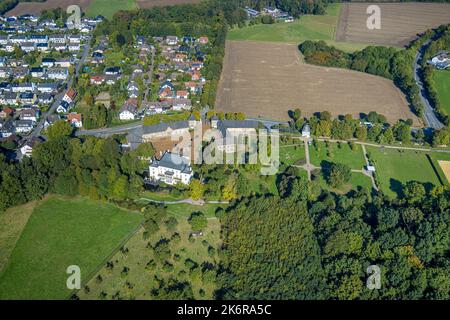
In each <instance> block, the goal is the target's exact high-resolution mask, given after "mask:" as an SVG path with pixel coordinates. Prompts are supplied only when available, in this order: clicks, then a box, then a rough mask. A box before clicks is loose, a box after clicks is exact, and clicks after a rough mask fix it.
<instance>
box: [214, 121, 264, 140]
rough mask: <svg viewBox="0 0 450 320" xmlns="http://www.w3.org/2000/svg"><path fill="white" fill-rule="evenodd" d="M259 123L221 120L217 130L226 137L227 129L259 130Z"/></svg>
mask: <svg viewBox="0 0 450 320" xmlns="http://www.w3.org/2000/svg"><path fill="white" fill-rule="evenodd" d="M258 127H259V121H255V120H220V121H218V122H217V129H219V130H220V132H222V136H223V137H225V136H226V132H227V129H230V128H242V129H250V128H253V129H258Z"/></svg>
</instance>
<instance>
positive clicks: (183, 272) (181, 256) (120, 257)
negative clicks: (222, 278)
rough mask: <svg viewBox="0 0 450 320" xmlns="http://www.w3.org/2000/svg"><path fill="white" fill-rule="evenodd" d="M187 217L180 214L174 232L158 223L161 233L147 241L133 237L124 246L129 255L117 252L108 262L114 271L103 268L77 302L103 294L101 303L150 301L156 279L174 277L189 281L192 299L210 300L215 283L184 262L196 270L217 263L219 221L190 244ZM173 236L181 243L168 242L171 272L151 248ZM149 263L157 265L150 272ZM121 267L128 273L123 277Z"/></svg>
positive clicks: (187, 212)
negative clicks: (187, 263) (194, 266)
mask: <svg viewBox="0 0 450 320" xmlns="http://www.w3.org/2000/svg"><path fill="white" fill-rule="evenodd" d="M169 208H172V206H169ZM189 214H190V210H187V211H186V212H184V213H181V214H179V217H178V218H177V220H178V225H177V226H176V228H175V230H173V231H169V230H167V229H166V227H165V226H164V224H163V223H161V224H160V230H158V231H157V232H155V233H154V234H152V235H151V236H150V238H149V239H147V240H144V238H143V234H142V231H143V230H141V232H139V233H137V234H136V235H134V236H133V237H132V238H131V239H130V240H129V241H128V242H127V243H126V244H125V246H124V247H125V248H126V249H128V252H126V253H124V252H122V251H118V252H117V253H116V255H115V256H113V257H112V259H111V260H110V261H111V262H112V263H113V264H114V267H113V268H112V269H107V268H106V267H105V268H103V269H102V270H100V272H99V273H98V275H100V276H101V278H102V280H101V281H99V280H97V277H98V275H96V276H94V277H93V278H92V280H91V281H90V282H89V283H88V284H87V286H88V290H86V289H84V288H83V289H82V290H80V291H79V293H78V296H79V297H80V299H99V298H100V294H101V293H102V292H103V293H104V294H106V296H103V297H101V298H103V299H151V298H152V296H151V295H150V291H151V290H152V289H154V288H157V287H158V283H157V281H156V280H155V276H157V277H158V278H160V279H164V280H165V281H167V280H168V279H169V278H170V277H175V278H176V279H177V280H178V281H188V282H189V283H190V284H191V286H192V291H193V294H194V297H195V299H211V298H213V292H214V290H215V289H216V283H215V280H214V279H212V281H211V280H206V279H202V277H201V272H200V273H197V272H192V271H189V269H188V268H187V267H186V266H185V264H184V262H185V260H186V259H191V260H193V261H195V262H196V263H197V264H198V265H199V266H201V264H202V263H203V262H205V261H206V262H209V263H214V264H217V263H218V262H219V257H218V255H217V248H218V246H219V244H220V222H219V220H218V219H209V220H208V226H207V228H206V229H205V230H203V236H201V237H198V238H195V239H194V241H190V240H189V234H190V232H191V228H190V225H189V224H188V222H187V219H185V216H187V215H189ZM174 233H178V234H179V235H180V241H179V242H176V241H174V240H171V241H170V242H169V248H170V256H169V258H168V259H167V260H166V261H168V262H169V263H170V264H172V266H173V269H172V270H164V269H163V264H164V261H157V260H156V259H155V257H154V255H153V251H152V249H151V246H154V245H155V244H156V243H157V242H158V241H159V240H160V239H161V238H166V239H170V238H171V236H172V235H173V234H174ZM149 245H150V246H149ZM210 246H211V247H213V248H214V250H215V252H214V253H213V254H211V255H210V254H209V253H208V247H210ZM175 255H177V256H175ZM151 260H155V261H156V266H155V267H153V268H152V269H149V268H146V265H147V263H148V262H149V261H151ZM124 267H127V268H128V269H129V270H128V272H127V273H126V274H123V273H122V271H123V270H124ZM196 271H199V270H196ZM200 289H203V290H204V292H205V294H204V296H202V295H200V293H199V290H200Z"/></svg>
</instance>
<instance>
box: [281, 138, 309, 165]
mask: <svg viewBox="0 0 450 320" xmlns="http://www.w3.org/2000/svg"><path fill="white" fill-rule="evenodd" d="M305 159H306V158H305V146H304V144H303V143H298V144H296V145H295V146H289V145H286V146H283V145H281V146H280V163H281V164H286V165H292V164H296V165H303V164H305Z"/></svg>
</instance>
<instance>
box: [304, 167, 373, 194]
mask: <svg viewBox="0 0 450 320" xmlns="http://www.w3.org/2000/svg"><path fill="white" fill-rule="evenodd" d="M302 171H304V172H305V173H306V171H305V170H302ZM313 179H314V180H315V181H317V182H318V183H319V185H320V186H321V188H322V189H324V190H328V191H331V192H335V193H338V194H345V193H348V192H350V191H352V190H358V189H359V188H366V189H369V190H371V189H372V180H371V179H370V178H369V177H368V176H366V175H364V174H363V173H360V172H352V176H351V178H350V181H349V182H348V183H347V184H346V185H343V186H342V187H341V188H339V189H334V188H331V187H330V186H329V185H328V184H327V182H326V181H325V178H324V176H323V174H322V172H320V171H319V172H316V174H315V175H314V177H313Z"/></svg>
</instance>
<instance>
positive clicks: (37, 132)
mask: <svg viewBox="0 0 450 320" xmlns="http://www.w3.org/2000/svg"><path fill="white" fill-rule="evenodd" d="M90 49H91V37H90V36H89V37H88V39H87V40H86V44H85V45H84V48H83V54H82V56H81V58H80V60H79V61H78V62H77V64H76V67H75V72H74V74H73V75H72V76H71V77H70V78H69V81H68V82H67V88H66V89H65V90H63V91H62V92H60V93H59V94H57V95H56V97H55V101H54V102H53V104H52V105H51V106H50V108H48V110H47V111H46V112H45V113H44V114H43V115H41V118H40V120H39V122H38V123H37V125H36V127H35V128H34V130H33V131H32V132H31V133H30V134H29V135H28V136H27V137H26V138H25V141H28V140H31V139H33V138H36V137H39V135H40V134H41V131H42V129H43V128H44V124H45V121H46V119H47V117H48V116H49V115H51V114H53V113H54V112H55V110H56V108H58V106H59V104H60V103H61V100H62V98H63V97H64V95H65V94H66V92H67V90H69V89H70V88H71V87H72V84H73V81H74V80H75V78H76V77H77V76H78V74H79V71H80V68H81V66H82V65H83V64H84V62H85V61H86V58H87V56H88V55H89V51H90Z"/></svg>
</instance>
